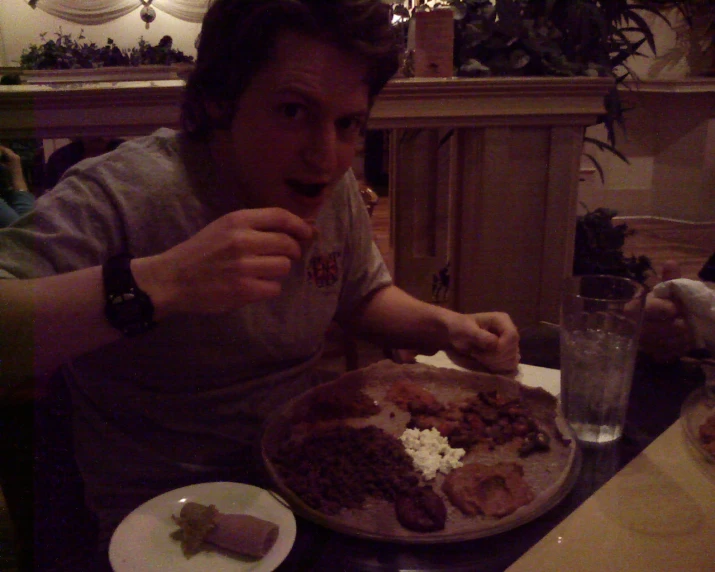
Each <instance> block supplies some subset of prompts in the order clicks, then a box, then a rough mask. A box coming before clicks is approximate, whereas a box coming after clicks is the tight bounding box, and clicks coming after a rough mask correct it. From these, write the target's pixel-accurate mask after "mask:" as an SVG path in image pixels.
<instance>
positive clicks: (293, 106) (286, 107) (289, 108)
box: [278, 102, 308, 120]
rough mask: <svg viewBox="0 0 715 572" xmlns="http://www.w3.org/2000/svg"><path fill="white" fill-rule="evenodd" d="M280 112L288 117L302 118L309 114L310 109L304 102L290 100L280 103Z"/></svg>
mask: <svg viewBox="0 0 715 572" xmlns="http://www.w3.org/2000/svg"><path fill="white" fill-rule="evenodd" d="M278 112H279V113H280V114H281V116H282V117H285V118H286V119H294V120H300V119H303V118H305V117H306V116H307V114H308V109H307V108H306V106H305V105H303V104H302V103H297V102H288V103H282V104H280V106H279V107H278Z"/></svg>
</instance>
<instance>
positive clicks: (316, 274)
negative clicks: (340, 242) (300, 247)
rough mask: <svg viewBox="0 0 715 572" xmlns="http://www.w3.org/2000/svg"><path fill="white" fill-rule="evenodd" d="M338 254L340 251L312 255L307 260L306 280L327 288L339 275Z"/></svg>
mask: <svg viewBox="0 0 715 572" xmlns="http://www.w3.org/2000/svg"><path fill="white" fill-rule="evenodd" d="M340 255H341V253H340V252H331V253H330V254H319V255H316V256H313V257H312V258H311V259H310V262H308V280H309V281H310V282H313V283H314V284H315V285H316V286H317V287H318V288H327V287H328V286H332V285H333V284H335V283H336V282H337V281H338V278H339V276H340V267H339V266H338V260H339V258H340Z"/></svg>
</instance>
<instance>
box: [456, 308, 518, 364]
mask: <svg viewBox="0 0 715 572" xmlns="http://www.w3.org/2000/svg"><path fill="white" fill-rule="evenodd" d="M458 316H459V318H456V319H454V320H452V321H451V322H450V324H449V343H450V346H451V347H452V349H453V350H454V351H455V352H456V353H458V354H460V355H463V356H466V357H469V358H471V359H474V360H476V361H477V362H479V363H480V364H481V365H483V366H484V367H486V368H487V369H488V370H490V371H493V372H497V373H509V372H513V371H515V370H516V369H517V367H518V365H519V360H520V359H521V356H520V355H519V332H518V330H517V328H516V326H515V325H514V323H513V322H512V321H511V318H510V317H509V315H508V314H505V313H503V312H483V313H479V314H471V315H465V314H458Z"/></svg>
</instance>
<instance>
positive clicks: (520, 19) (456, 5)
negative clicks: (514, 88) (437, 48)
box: [394, 0, 715, 177]
mask: <svg viewBox="0 0 715 572" xmlns="http://www.w3.org/2000/svg"><path fill="white" fill-rule="evenodd" d="M713 1H715V0H683V1H681V2H677V1H676V2H665V1H659V0H641V1H638V2H629V1H627V0H605V1H603V0H437V1H431V2H427V3H424V4H422V5H420V6H417V7H415V8H413V9H412V11H409V10H407V11H406V9H405V8H404V6H400V7H399V8H398V7H397V6H396V7H395V8H394V10H395V16H396V18H395V19H396V20H402V21H404V19H405V14H406V12H407V14H408V15H411V14H414V12H415V11H418V10H435V9H445V8H450V9H452V10H453V13H454V20H455V42H454V70H455V75H456V76H458V77H483V76H561V77H575V76H592V77H610V78H613V81H614V86H613V89H611V90H610V92H609V93H608V95H607V96H606V98H605V113H604V114H603V115H602V116H601V117H600V122H602V123H603V124H604V125H605V127H606V132H607V134H608V137H607V141H601V140H598V139H593V138H589V137H586V138H585V142H586V143H590V144H593V145H596V146H597V147H599V148H600V149H602V150H607V151H610V152H612V153H615V154H616V155H617V156H618V157H619V158H621V159H622V160H623V161H625V162H628V161H627V159H626V157H625V156H624V155H622V154H621V153H620V152H619V151H618V150H617V149H616V129H615V128H616V126H617V125H621V126H623V123H624V111H625V109H624V106H623V104H622V101H621V97H620V95H619V87H620V86H621V85H622V84H623V82H624V81H625V80H626V79H636V78H633V75H632V74H631V72H630V70H629V68H628V60H629V58H632V57H634V56H639V55H641V51H640V50H641V47H642V46H644V45H648V46H649V47H650V49H651V50H652V51H653V52H655V50H656V46H655V39H654V36H653V32H652V30H651V27H650V25H649V24H648V21H647V19H646V18H644V16H646V15H647V14H653V15H654V16H655V17H657V18H661V19H663V20H664V21H667V18H666V16H665V14H664V13H665V12H667V10H668V7H672V6H679V5H681V4H683V5H684V4H694V3H702V2H705V3H708V4H712V2H713ZM405 28H407V26H405ZM407 62H408V63H409V58H407ZM407 74H408V75H409V69H408V71H407ZM585 154H586V156H587V157H589V158H590V159H591V161H592V162H593V163H594V165H595V166H596V169H597V170H598V171H599V173H600V174H601V177H603V172H602V169H601V167H600V165H599V164H598V162H597V161H596V159H595V158H594V157H593V156H592V155H591V154H589V153H585Z"/></svg>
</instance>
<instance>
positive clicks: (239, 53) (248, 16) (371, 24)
mask: <svg viewBox="0 0 715 572" xmlns="http://www.w3.org/2000/svg"><path fill="white" fill-rule="evenodd" d="M389 14H390V11H389V7H388V6H387V5H386V4H384V3H382V2H381V1H380V0H214V2H212V4H211V6H210V7H209V9H208V11H207V13H206V16H205V17H204V21H203V25H202V28H201V34H200V36H199V40H198V46H197V47H198V55H197V58H196V66H195V68H194V70H193V72H192V73H191V75H190V76H189V78H188V80H187V82H186V90H185V95H184V103H183V106H182V113H181V124H182V127H183V129H184V131H185V132H186V133H187V134H189V135H190V136H192V137H194V138H205V137H206V136H207V135H208V134H209V132H210V131H211V130H212V129H225V128H228V127H230V125H231V121H232V119H233V115H234V112H235V106H236V102H237V100H238V99H239V97H240V96H241V94H242V93H243V91H244V90H245V89H246V87H248V85H249V83H250V82H251V80H252V79H253V77H254V76H255V74H256V73H257V72H258V71H259V70H260V69H261V68H262V67H263V66H264V65H265V64H266V62H267V61H269V60H270V58H271V57H272V56H273V53H274V48H275V45H276V40H277V38H278V36H279V34H281V33H282V32H285V31H288V30H290V31H296V32H301V33H306V34H308V35H310V36H311V37H317V38H321V39H324V40H325V41H327V42H330V43H331V44H334V45H336V46H337V47H338V48H340V49H343V50H345V51H347V52H349V53H352V54H356V55H358V56H360V57H363V58H364V59H365V61H366V62H367V64H368V70H369V71H368V77H367V83H368V90H369V91H368V93H369V97H370V103H372V102H373V101H374V99H375V97H376V96H377V94H378V93H379V92H380V90H381V89H382V88H383V87H384V86H385V84H386V83H387V82H388V80H389V79H390V78H391V77H392V76H393V75H394V74H395V72H396V71H397V67H398V58H399V52H400V41H399V36H398V34H397V32H396V31H395V29H394V28H393V27H392V26H391V24H390V20H389V18H390V16H389ZM207 102H213V103H218V104H219V108H220V109H221V110H222V115H221V117H220V118H219V120H212V119H211V117H209V114H208V113H207V110H206V103H207Z"/></svg>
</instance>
